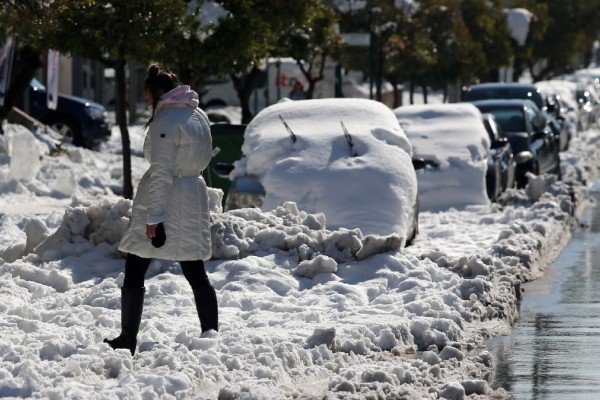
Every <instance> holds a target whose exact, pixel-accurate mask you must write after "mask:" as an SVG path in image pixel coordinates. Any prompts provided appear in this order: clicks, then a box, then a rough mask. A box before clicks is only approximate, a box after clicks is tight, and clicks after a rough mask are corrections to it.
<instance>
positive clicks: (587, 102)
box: [576, 84, 600, 127]
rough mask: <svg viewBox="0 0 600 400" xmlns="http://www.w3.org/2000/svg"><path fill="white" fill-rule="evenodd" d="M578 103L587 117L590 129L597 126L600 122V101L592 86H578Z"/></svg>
mask: <svg viewBox="0 0 600 400" xmlns="http://www.w3.org/2000/svg"><path fill="white" fill-rule="evenodd" d="M576 96H577V103H578V104H579V108H580V109H581V110H582V112H583V113H584V114H585V115H586V116H587V125H588V127H591V126H597V125H598V121H599V120H600V99H599V98H598V96H597V95H596V94H595V91H594V90H593V89H592V88H591V86H586V85H583V84H579V85H577V91H576Z"/></svg>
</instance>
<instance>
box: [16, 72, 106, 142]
mask: <svg viewBox="0 0 600 400" xmlns="http://www.w3.org/2000/svg"><path fill="white" fill-rule="evenodd" d="M46 96H47V94H46V88H45V87H44V85H42V84H41V83H40V82H39V81H38V80H37V79H33V80H32V81H31V84H30V87H29V92H28V93H27V96H24V99H22V100H21V101H20V103H19V104H17V107H19V108H21V109H22V110H24V111H26V112H27V113H28V114H29V115H31V116H32V117H33V118H35V119H37V120H39V121H41V122H42V123H44V124H46V125H48V126H50V127H52V128H53V129H54V130H55V131H57V132H58V133H59V134H60V135H61V137H62V139H63V141H64V142H71V143H73V144H74V145H75V146H81V147H87V148H92V147H94V146H96V145H97V144H99V143H101V142H103V141H105V140H107V139H108V138H110V134H111V123H110V121H109V119H108V113H107V112H106V109H105V108H104V106H102V105H101V104H98V103H94V102H92V101H90V100H87V99H84V98H81V97H75V96H67V95H65V94H59V95H58V103H57V107H56V110H51V109H49V108H48V105H47V100H46ZM25 99H27V100H28V104H27V107H24V104H25Z"/></svg>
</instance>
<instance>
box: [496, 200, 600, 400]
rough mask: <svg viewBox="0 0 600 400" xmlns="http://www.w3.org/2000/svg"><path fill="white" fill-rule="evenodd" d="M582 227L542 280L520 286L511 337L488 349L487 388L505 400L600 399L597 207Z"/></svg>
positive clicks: (599, 230) (599, 208)
mask: <svg viewBox="0 0 600 400" xmlns="http://www.w3.org/2000/svg"><path fill="white" fill-rule="evenodd" d="M596 201H597V202H598V199H596ZM581 222H582V227H580V228H578V229H577V230H576V231H575V232H574V234H573V239H572V241H571V243H569V245H568V246H567V247H566V248H565V250H564V251H563V252H562V254H561V255H560V257H559V258H558V259H557V260H556V262H555V263H554V264H553V265H552V266H551V267H549V268H548V269H547V270H546V273H545V275H544V277H543V278H541V279H539V280H537V281H534V282H531V283H528V284H526V285H524V288H525V293H524V296H523V302H522V304H521V318H520V320H519V321H518V322H517V325H516V326H515V329H514V330H513V331H512V333H511V335H510V336H505V337H500V338H495V339H492V340H491V341H490V342H489V343H488V345H489V347H490V350H491V351H492V353H493V354H494V361H495V363H496V364H495V369H494V370H495V372H494V376H493V377H492V381H491V386H492V387H493V388H498V387H500V386H501V387H503V388H504V389H506V390H507V391H509V392H511V397H510V399H517V400H524V399H544V400H546V399H556V400H558V399H561V400H564V399H600V368H599V365H600V204H596V205H592V206H590V208H589V209H588V210H586V212H585V213H584V215H583V216H582V221H581Z"/></svg>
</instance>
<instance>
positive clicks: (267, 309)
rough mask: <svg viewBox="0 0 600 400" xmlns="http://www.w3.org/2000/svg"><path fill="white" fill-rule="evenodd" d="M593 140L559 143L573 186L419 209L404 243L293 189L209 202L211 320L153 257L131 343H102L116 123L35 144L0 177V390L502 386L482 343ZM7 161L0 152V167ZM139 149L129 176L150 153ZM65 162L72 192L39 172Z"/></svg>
mask: <svg viewBox="0 0 600 400" xmlns="http://www.w3.org/2000/svg"><path fill="white" fill-rule="evenodd" d="M132 130H133V131H135V130H134V129H133V127H132ZM341 139H342V140H343V137H341ZM597 141H598V134H597V133H596V132H595V131H590V132H586V134H585V135H580V136H579V137H577V138H576V139H575V141H574V142H573V144H572V145H571V147H570V150H569V152H567V153H564V154H561V159H562V161H563V164H562V166H563V177H564V179H565V181H566V183H565V182H555V179H554V178H553V177H551V176H542V177H539V178H535V179H534V180H532V184H531V186H530V188H529V189H528V190H512V191H510V192H509V193H508V194H506V195H505V196H504V197H503V199H502V202H501V203H500V204H493V205H476V206H469V207H465V208H463V209H460V210H458V209H449V210H447V211H444V212H435V213H434V212H423V213H422V214H421V217H420V233H419V235H418V237H417V240H416V242H415V244H414V245H413V246H410V247H407V248H399V247H398V237H397V236H395V235H390V236H372V235H363V234H362V233H361V232H360V231H358V230H350V229H341V228H340V229H327V228H326V224H325V218H326V217H327V218H329V217H328V216H327V215H326V214H325V216H324V215H322V214H320V213H315V212H312V211H307V210H304V209H302V207H300V206H299V205H298V204H297V203H292V202H285V203H283V204H280V205H278V206H277V207H274V209H273V210H270V211H268V212H262V211H260V210H257V209H243V210H237V211H234V212H229V213H227V212H222V211H221V210H220V209H219V208H218V207H217V206H215V207H214V208H213V213H212V215H211V217H212V228H211V231H212V236H213V245H214V251H215V258H214V259H212V260H210V261H208V262H207V263H206V268H207V271H208V273H209V276H210V279H211V281H212V282H213V284H214V286H215V289H216V291H217V296H218V299H219V307H220V315H219V324H220V329H219V332H218V333H210V334H204V335H202V334H201V331H200V324H199V321H198V317H197V314H196V309H195V305H194V301H193V294H192V290H191V288H190V287H189V285H188V284H187V282H186V280H185V278H184V277H183V275H182V274H181V270H180V268H179V265H178V264H177V263H176V262H173V261H167V260H155V261H153V263H152V264H151V266H150V269H149V271H148V273H147V276H146V284H145V286H146V298H145V303H144V311H143V316H142V323H141V327H140V333H139V335H138V352H137V353H136V355H135V357H131V354H130V353H129V352H128V351H127V350H119V351H113V350H112V349H111V348H109V347H108V345H106V344H105V343H103V342H102V340H103V338H105V337H114V336H115V335H117V334H118V332H119V330H120V287H121V285H122V283H123V265H124V259H123V255H122V254H120V253H119V252H118V251H117V247H116V246H117V242H118V240H119V238H120V232H121V231H122V229H123V228H124V226H125V224H126V223H127V219H128V216H129V213H130V207H131V202H130V201H129V200H124V199H122V198H120V197H118V196H115V195H114V194H113V193H114V192H115V191H116V188H117V187H119V184H120V183H121V182H120V179H121V174H120V165H121V159H120V157H119V156H118V153H119V150H118V149H119V148H120V142H119V136H118V129H115V130H114V131H113V138H112V139H111V142H109V143H107V144H105V145H103V147H102V152H88V151H84V150H78V149H74V148H66V151H67V153H62V154H60V155H58V156H56V157H50V156H47V155H43V156H42V160H41V164H40V167H39V170H38V172H37V173H36V176H35V177H34V178H33V179H32V180H29V181H27V180H24V179H21V180H18V181H16V180H15V182H16V183H18V185H17V184H13V185H12V186H11V185H7V186H5V187H4V188H3V189H2V190H1V191H0V196H1V197H2V199H3V201H4V204H7V205H8V206H5V207H4V208H3V209H2V211H3V213H4V214H5V215H4V216H3V217H2V219H0V229H1V233H2V236H3V241H2V242H0V251H1V252H2V253H1V254H2V257H3V258H4V262H3V263H1V265H0V333H1V335H0V351H1V353H2V354H3V357H2V359H1V360H0V395H2V396H4V397H16V398H30V397H35V398H85V397H88V396H89V395H90V393H94V397H95V398H97V399H129V398H165V399H170V398H178V399H184V398H219V399H240V398H246V399H271V398H329V399H359V398H402V399H423V398H440V397H443V398H448V399H462V398H470V399H478V398H489V397H492V396H496V397H497V398H506V397H507V396H508V394H507V393H506V392H505V391H504V390H502V389H498V390H493V388H490V387H489V384H488V383H487V378H488V377H489V376H490V374H491V372H492V371H493V367H494V360H493V359H492V356H491V355H490V353H489V352H488V351H487V350H486V348H485V347H483V346H482V341H483V340H484V339H485V338H488V337H492V336H495V335H500V334H503V333H506V332H507V331H508V330H509V329H510V327H511V324H512V323H513V322H514V321H515V320H516V318H517V317H518V307H517V300H518V298H519V297H520V295H521V293H520V283H521V282H522V281H525V280H529V279H534V278H535V277H537V276H539V275H540V274H541V273H542V272H543V270H544V268H545V267H546V266H547V265H548V263H550V262H551V261H552V260H553V258H554V257H555V255H556V252H558V251H560V249H561V248H562V247H563V245H564V243H566V241H567V240H568V238H569V237H570V227H571V225H572V224H573V223H574V222H575V216H576V215H577V208H576V207H577V206H579V205H580V204H583V201H582V199H583V195H584V193H585V186H584V185H581V182H590V183H591V182H592V181H593V179H594V178H595V176H594V174H595V169H594V168H591V165H593V164H592V162H593V161H594V160H597V159H600V158H599V155H598V154H597V153H598V146H595V145H594V143H597ZM133 143H134V144H135V143H137V144H135V146H141V140H139V141H136V139H134V141H133ZM140 149H141V147H140V148H138V149H137V151H134V154H140V153H139V150H140ZM9 159H10V157H9V156H8V155H7V154H2V155H0V160H1V161H0V171H4V172H6V171H7V170H8V168H9V162H10V160H9ZM133 163H134V177H136V178H137V179H139V176H140V175H141V172H142V171H143V170H144V168H145V167H147V164H145V162H144V161H143V160H141V159H138V158H137V157H134V160H133ZM62 169H72V170H73V171H75V176H76V177H77V179H76V180H75V181H76V186H75V191H74V195H73V196H71V197H70V198H68V199H65V198H64V194H60V193H58V192H55V191H53V189H52V187H48V186H47V187H45V188H44V186H43V183H44V182H45V180H46V178H49V177H52V176H54V175H53V174H55V171H56V170H62ZM107 187H108V188H109V189H106V188H107ZM110 188H115V190H113V189H110ZM37 189H43V190H40V191H38V190H37ZM469 189H470V188H467V187H466V188H465V190H466V191H467V190H469ZM218 194H219V193H213V195H214V196H216V197H215V198H218ZM65 200H66V201H65ZM363 201H364V203H363V204H362V205H363V206H364V207H365V208H369V207H370V208H375V207H378V205H377V204H378V203H377V202H376V201H377V199H373V200H372V201H367V200H363ZM34 209H35V210H36V211H34Z"/></svg>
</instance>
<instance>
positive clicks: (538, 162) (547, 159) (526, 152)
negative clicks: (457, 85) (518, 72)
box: [473, 99, 561, 187]
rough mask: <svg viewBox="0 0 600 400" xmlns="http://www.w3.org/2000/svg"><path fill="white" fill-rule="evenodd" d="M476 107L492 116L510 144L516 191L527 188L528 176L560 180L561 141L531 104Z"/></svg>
mask: <svg viewBox="0 0 600 400" xmlns="http://www.w3.org/2000/svg"><path fill="white" fill-rule="evenodd" d="M473 104H474V105H475V106H476V107H477V108H479V110H481V112H482V113H490V114H493V115H494V117H496V121H498V124H499V125H500V126H501V127H502V129H503V130H504V134H505V135H506V137H507V138H508V140H509V141H510V144H511V146H512V148H513V151H514V154H515V161H516V164H517V165H516V181H517V187H524V186H525V185H526V184H527V181H528V180H527V176H526V173H527V172H531V173H533V174H535V175H539V174H543V173H553V174H556V175H557V176H558V177H559V179H560V176H561V173H560V156H559V142H558V138H557V137H556V136H555V135H554V134H553V132H552V130H551V129H550V127H549V126H548V120H547V119H546V118H545V116H544V115H543V113H542V111H541V110H540V109H539V108H538V107H537V106H536V105H535V104H534V103H533V102H532V101H531V100H516V99H505V100H503V99H497V100H480V101H474V102H473Z"/></svg>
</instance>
